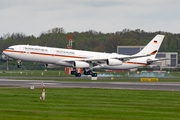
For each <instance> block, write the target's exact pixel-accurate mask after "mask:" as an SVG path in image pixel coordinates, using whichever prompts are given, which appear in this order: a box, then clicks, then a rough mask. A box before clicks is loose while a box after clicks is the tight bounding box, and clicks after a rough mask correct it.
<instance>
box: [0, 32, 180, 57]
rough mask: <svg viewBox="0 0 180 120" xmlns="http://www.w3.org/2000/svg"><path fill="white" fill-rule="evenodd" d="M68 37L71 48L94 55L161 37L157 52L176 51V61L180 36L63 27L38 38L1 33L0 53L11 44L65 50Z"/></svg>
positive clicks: (145, 42)
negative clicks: (75, 29) (161, 41)
mask: <svg viewBox="0 0 180 120" xmlns="http://www.w3.org/2000/svg"><path fill="white" fill-rule="evenodd" d="M69 34H71V35H72V39H73V49H79V50H91V51H98V52H109V53H111V52H117V46H143V45H146V44H147V43H148V42H149V41H150V40H151V39H152V38H153V37H154V36H155V35H157V34H163V35H165V38H164V41H163V43H162V45H161V47H160V50H159V51H160V52H178V54H179V58H180V34H173V33H169V32H163V31H157V32H145V31H144V30H140V29H136V30H130V29H123V30H122V31H117V32H115V33H101V32H97V31H94V30H89V31H86V32H77V31H75V32H65V30H64V28H53V29H51V30H48V31H47V32H43V33H41V34H40V35H39V36H38V37H35V36H33V35H31V36H26V35H25V34H24V33H13V34H9V33H8V34H5V35H3V36H2V37H0V52H2V51H3V50H4V49H6V48H7V47H9V46H11V45H19V44H26V45H27V44H29V45H40V46H49V47H57V48H66V47H67V44H68V35H69Z"/></svg>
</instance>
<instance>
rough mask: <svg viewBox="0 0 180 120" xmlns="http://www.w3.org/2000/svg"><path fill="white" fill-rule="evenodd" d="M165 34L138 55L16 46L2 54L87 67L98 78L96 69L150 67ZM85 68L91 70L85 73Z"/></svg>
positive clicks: (155, 39)
mask: <svg viewBox="0 0 180 120" xmlns="http://www.w3.org/2000/svg"><path fill="white" fill-rule="evenodd" d="M163 38H164V35H156V36H155V37H154V38H153V39H152V40H151V41H150V42H149V43H148V44H147V45H146V46H145V47H144V48H143V49H142V50H141V51H140V52H139V53H137V54H135V55H119V54H117V53H103V52H93V51H83V50H73V49H63V48H53V47H43V46H34V45H14V46H10V47H8V48H7V49H5V50H4V51H3V54H4V55H6V56H8V57H10V58H13V59H17V60H22V61H30V62H39V63H44V64H53V65H57V66H67V67H73V68H74V71H72V74H75V75H76V76H77V77H80V76H81V74H80V73H77V71H76V68H84V71H85V72H84V74H85V75H89V74H91V75H92V76H97V74H96V73H93V72H92V69H94V68H101V69H110V70H124V69H133V68H138V67H143V66H147V65H150V64H151V63H153V62H154V61H157V60H156V59H155V55H156V54H157V51H158V50H159V47H160V45H161V43H162V41H163ZM85 69H90V70H88V71H86V70H85Z"/></svg>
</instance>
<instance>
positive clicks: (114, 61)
mask: <svg viewBox="0 0 180 120" xmlns="http://www.w3.org/2000/svg"><path fill="white" fill-rule="evenodd" d="M106 64H107V65H111V66H115V65H122V64H123V62H122V61H121V60H118V59H107V60H106Z"/></svg>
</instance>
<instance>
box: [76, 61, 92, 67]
mask: <svg viewBox="0 0 180 120" xmlns="http://www.w3.org/2000/svg"><path fill="white" fill-rule="evenodd" d="M73 67H75V68H89V67H90V64H89V63H87V62H84V61H75V62H73Z"/></svg>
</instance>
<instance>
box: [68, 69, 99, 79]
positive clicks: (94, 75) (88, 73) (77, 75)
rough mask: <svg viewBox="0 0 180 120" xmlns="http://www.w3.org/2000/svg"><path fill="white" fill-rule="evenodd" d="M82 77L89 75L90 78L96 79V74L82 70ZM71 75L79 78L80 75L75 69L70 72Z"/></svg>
mask: <svg viewBox="0 0 180 120" xmlns="http://www.w3.org/2000/svg"><path fill="white" fill-rule="evenodd" d="M83 71H84V73H83V74H84V75H91V76H92V77H97V73H94V72H93V71H92V70H86V69H83ZM71 75H75V76H76V77H81V73H78V71H77V70H76V68H73V71H71Z"/></svg>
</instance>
